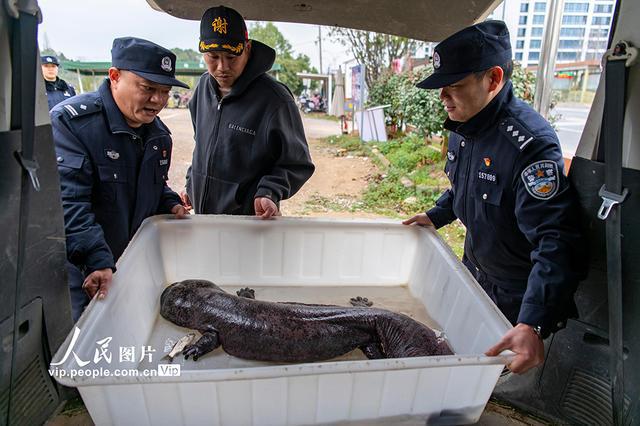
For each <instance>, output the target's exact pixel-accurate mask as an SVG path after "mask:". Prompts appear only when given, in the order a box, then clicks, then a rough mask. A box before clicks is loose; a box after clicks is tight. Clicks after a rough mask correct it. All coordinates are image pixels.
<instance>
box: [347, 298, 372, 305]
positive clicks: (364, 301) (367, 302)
mask: <svg viewBox="0 0 640 426" xmlns="http://www.w3.org/2000/svg"><path fill="white" fill-rule="evenodd" d="M349 302H350V303H351V305H352V306H361V307H363V308H366V307H369V306H372V305H373V302H371V301H370V300H369V299H367V298H366V297H362V296H358V297H352V298H351V299H349Z"/></svg>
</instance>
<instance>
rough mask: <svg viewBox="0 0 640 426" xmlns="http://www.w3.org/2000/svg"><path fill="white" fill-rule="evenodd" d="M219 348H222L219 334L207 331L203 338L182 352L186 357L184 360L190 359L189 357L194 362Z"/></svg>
mask: <svg viewBox="0 0 640 426" xmlns="http://www.w3.org/2000/svg"><path fill="white" fill-rule="evenodd" d="M218 346H220V339H219V338H218V332H217V331H205V332H204V333H202V337H201V338H199V339H198V341H197V342H195V343H192V344H190V345H187V346H185V348H184V350H183V351H182V355H184V359H189V357H190V356H192V357H193V360H194V361H197V360H198V358H200V357H201V356H202V355H205V354H207V353H209V352H211V351H212V350H214V349H215V348H217V347H218Z"/></svg>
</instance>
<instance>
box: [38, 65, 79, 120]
mask: <svg viewBox="0 0 640 426" xmlns="http://www.w3.org/2000/svg"><path fill="white" fill-rule="evenodd" d="M40 62H41V64H42V65H41V67H42V76H43V77H44V85H45V89H46V90H47V103H48V104H49V110H51V108H53V107H54V106H56V105H57V104H59V103H60V102H62V101H64V100H65V99H68V98H70V97H72V96H75V95H76V90H75V89H74V88H73V86H72V85H70V84H69V83H67V82H66V81H64V80H63V79H61V78H60V77H58V71H59V69H58V68H59V67H60V61H58V58H57V57H55V56H51V55H46V56H41V57H40Z"/></svg>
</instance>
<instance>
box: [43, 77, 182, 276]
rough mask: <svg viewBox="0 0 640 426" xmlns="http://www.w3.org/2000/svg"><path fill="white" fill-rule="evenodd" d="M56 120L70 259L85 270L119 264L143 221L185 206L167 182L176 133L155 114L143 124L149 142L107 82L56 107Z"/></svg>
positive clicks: (57, 149)
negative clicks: (130, 122)
mask: <svg viewBox="0 0 640 426" xmlns="http://www.w3.org/2000/svg"><path fill="white" fill-rule="evenodd" d="M51 124H52V127H53V139H54V142H55V146H56V156H57V161H58V172H59V174H60V186H61V192H62V205H63V208H64V222H65V232H66V237H67V257H68V259H69V261H70V262H71V263H73V264H74V265H76V266H78V267H80V268H81V269H84V270H85V274H89V273H91V272H92V271H95V270H98V269H104V268H114V269H115V261H116V260H117V259H118V258H119V257H120V255H121V254H122V252H123V251H124V249H125V247H126V246H127V244H128V242H129V241H130V239H131V237H133V235H134V233H135V232H136V230H137V229H138V227H139V226H140V224H141V223H142V221H143V220H144V219H145V218H147V217H149V216H153V215H155V214H161V213H169V212H170V211H171V208H173V206H175V205H176V204H180V198H179V196H178V195H177V194H176V193H175V192H173V191H172V190H171V189H170V188H169V187H168V186H167V184H166V180H167V173H168V171H169V162H170V158H171V146H172V144H171V136H170V132H169V130H168V129H167V127H166V126H165V125H164V124H163V123H162V122H161V121H160V119H159V118H156V119H155V120H154V121H153V122H152V123H150V124H146V125H143V126H142V127H141V130H142V132H141V133H143V136H142V137H143V139H144V143H143V142H142V141H141V138H140V136H139V135H138V133H136V132H134V130H133V129H132V128H131V127H129V126H128V125H127V123H126V121H125V119H124V117H123V115H122V113H121V112H120V110H119V109H118V106H117V105H116V103H115V101H114V100H113V97H112V96H111V92H110V89H109V81H108V80H106V81H105V82H104V84H102V86H100V88H99V90H98V91H97V92H92V93H85V94H82V95H78V96H76V97H75V98H73V99H69V100H68V101H65V102H62V103H60V104H58V105H57V106H56V107H55V108H54V109H53V110H52V111H51ZM138 159H141V161H140V162H139V161H138Z"/></svg>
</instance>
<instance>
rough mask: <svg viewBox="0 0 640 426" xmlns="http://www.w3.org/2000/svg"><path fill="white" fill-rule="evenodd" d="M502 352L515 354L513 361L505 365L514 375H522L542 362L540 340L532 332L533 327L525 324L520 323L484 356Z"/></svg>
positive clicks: (542, 355)
mask: <svg viewBox="0 0 640 426" xmlns="http://www.w3.org/2000/svg"><path fill="white" fill-rule="evenodd" d="M504 350H510V351H512V352H513V353H515V354H516V355H515V357H514V359H513V361H512V362H511V363H510V364H509V365H507V368H509V370H511V371H512V372H514V373H518V374H522V373H524V372H526V371H528V370H530V369H532V368H533V367H536V366H538V365H540V364H542V361H544V344H543V343H542V339H541V338H540V337H539V336H538V334H536V332H535V331H533V327H531V326H530V325H527V324H522V323H520V324H518V325H516V326H515V327H514V328H512V329H511V330H509V331H508V332H507V334H505V335H504V336H503V337H502V339H500V341H499V342H498V343H497V344H496V345H495V346H493V347H492V348H490V349H489V350H488V351H487V352H485V355H487V356H498V355H499V354H500V352H502V351H504Z"/></svg>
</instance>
